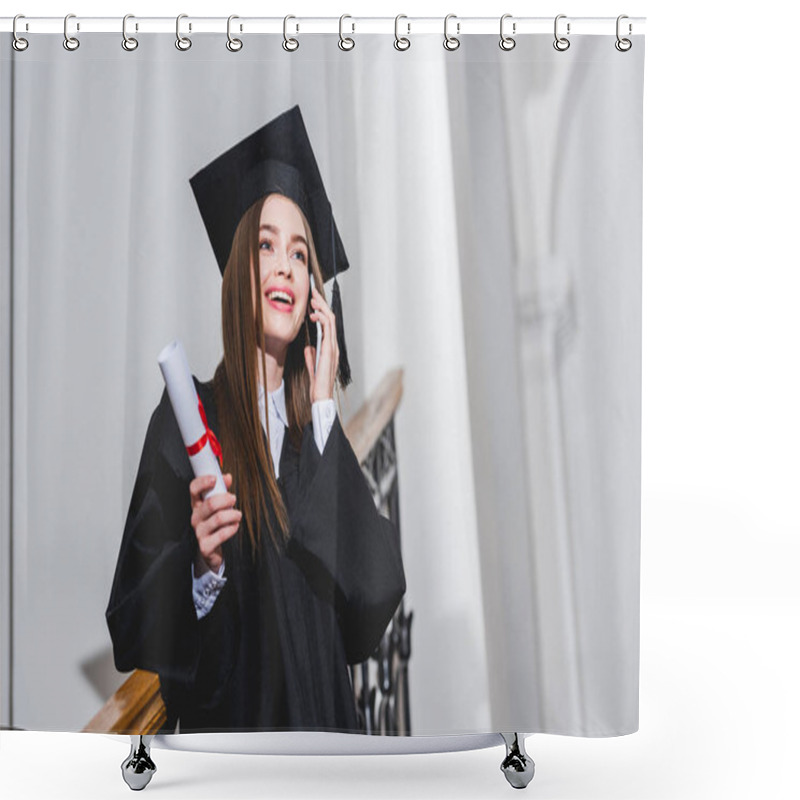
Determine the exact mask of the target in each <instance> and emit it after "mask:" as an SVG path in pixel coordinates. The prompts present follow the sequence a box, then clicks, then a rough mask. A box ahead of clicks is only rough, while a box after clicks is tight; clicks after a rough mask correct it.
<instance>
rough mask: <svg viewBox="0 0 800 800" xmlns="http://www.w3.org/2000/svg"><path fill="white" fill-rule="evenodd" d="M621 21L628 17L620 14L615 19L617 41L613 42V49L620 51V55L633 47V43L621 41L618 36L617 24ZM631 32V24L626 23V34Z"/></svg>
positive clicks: (627, 40)
mask: <svg viewBox="0 0 800 800" xmlns="http://www.w3.org/2000/svg"><path fill="white" fill-rule="evenodd" d="M623 19H628V15H627V14H620V15H619V16H618V17H617V41H616V42H614V47H616V48H617V50H619V51H620V53H627V52H628V50H630V49H631V47H633V42H632V41H631V40H630V39H623V38H622V37H621V36H620V35H619V28H620V25H619V24H620V22H622V20H623ZM632 31H633V28H632V26H631V24H630V23H628V33H631V32H632Z"/></svg>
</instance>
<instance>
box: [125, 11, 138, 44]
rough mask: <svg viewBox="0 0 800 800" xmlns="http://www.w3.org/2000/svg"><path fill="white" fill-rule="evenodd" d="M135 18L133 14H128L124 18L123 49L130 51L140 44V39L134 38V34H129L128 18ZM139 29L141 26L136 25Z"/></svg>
mask: <svg viewBox="0 0 800 800" xmlns="http://www.w3.org/2000/svg"><path fill="white" fill-rule="evenodd" d="M129 19H133V14H126V15H125V16H124V17H123V18H122V49H123V50H127V51H128V52H129V53H130V52H131V51H132V50H135V49H136V48H137V47H138V46H139V40H138V39H134V38H133V36H128V20H129ZM136 29H137V30H138V29H139V26H138V25H137V26H136Z"/></svg>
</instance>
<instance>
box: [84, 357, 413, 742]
mask: <svg viewBox="0 0 800 800" xmlns="http://www.w3.org/2000/svg"><path fill="white" fill-rule="evenodd" d="M402 395H403V370H402V369H394V370H391V371H390V372H387V373H386V375H385V376H384V378H383V380H382V381H381V382H380V383H379V384H378V386H377V387H376V388H375V390H374V391H373V392H372V394H371V395H370V396H369V397H368V398H367V399H366V401H365V402H364V404H363V405H362V406H361V407H360V408H359V409H358V411H357V412H356V413H355V414H354V415H353V417H352V419H351V420H350V421H349V422H348V423H347V425H346V426H345V428H344V432H345V435H346V436H347V438H348V440H349V441H350V445H351V447H352V448H353V452H354V453H355V454H356V458H358V463H359V464H361V463H363V461H364V460H365V459H366V458H367V456H368V455H369V453H370V451H371V450H372V448H373V447H374V446H375V444H376V442H377V441H378V439H379V438H380V435H381V433H382V431H383V430H384V428H385V427H386V426H387V425H388V424H389V422H390V421H391V419H392V417H393V416H394V413H395V411H396V410H397V407H398V405H399V404H400V398H401V397H402ZM166 721H167V709H166V706H165V705H164V700H163V699H162V697H161V684H160V682H159V680H158V675H156V674H155V673H154V672H147V671H146V670H143V669H137V670H134V672H133V673H131V675H130V677H129V678H128V679H127V680H126V681H125V683H123V684H122V686H120V687H119V689H117V691H116V692H114V694H113V695H112V696H111V697H110V698H109V699H108V701H106V704H105V705H104V706H103V707H102V708H101V709H100V711H98V712H97V714H95V715H94V717H92V719H91V721H90V722H89V724H88V725H87V726H86V727H85V728H84V729H83V730H84V731H85V732H87V733H129V734H141V735H144V736H146V735H148V734H153V733H158V731H159V730H160V729H161V728H162V727H163V726H164V724H165V723H166Z"/></svg>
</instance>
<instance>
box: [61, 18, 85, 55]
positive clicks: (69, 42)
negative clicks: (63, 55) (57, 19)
mask: <svg viewBox="0 0 800 800" xmlns="http://www.w3.org/2000/svg"><path fill="white" fill-rule="evenodd" d="M71 19H75V15H74V14H67V16H66V17H64V42H63V44H64V49H65V50H69V51H70V52H73V51H74V50H77V49H78V48H79V47H80V46H81V43H80V40H79V39H77V38H76V37H75V36H70V35H69V30H68V26H69V21H70V20H71ZM80 29H81V26H80V24H79V23H76V24H75V30H78V31H79V30H80Z"/></svg>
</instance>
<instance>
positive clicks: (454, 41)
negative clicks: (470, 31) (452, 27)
mask: <svg viewBox="0 0 800 800" xmlns="http://www.w3.org/2000/svg"><path fill="white" fill-rule="evenodd" d="M451 19H457V18H456V15H455V14H448V15H447V16H446V17H445V18H444V41H443V42H442V45H443V46H444V49H445V50H449V51H450V52H451V53H452V52H453V50H458V48H459V47H461V40H460V39H459V38H458V35H459V34H460V33H461V23H460V22H458V21H456V35H455V36H451V35H450V33H449V32H448V30H447V28H448V24H449V22H450V20H451Z"/></svg>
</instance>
